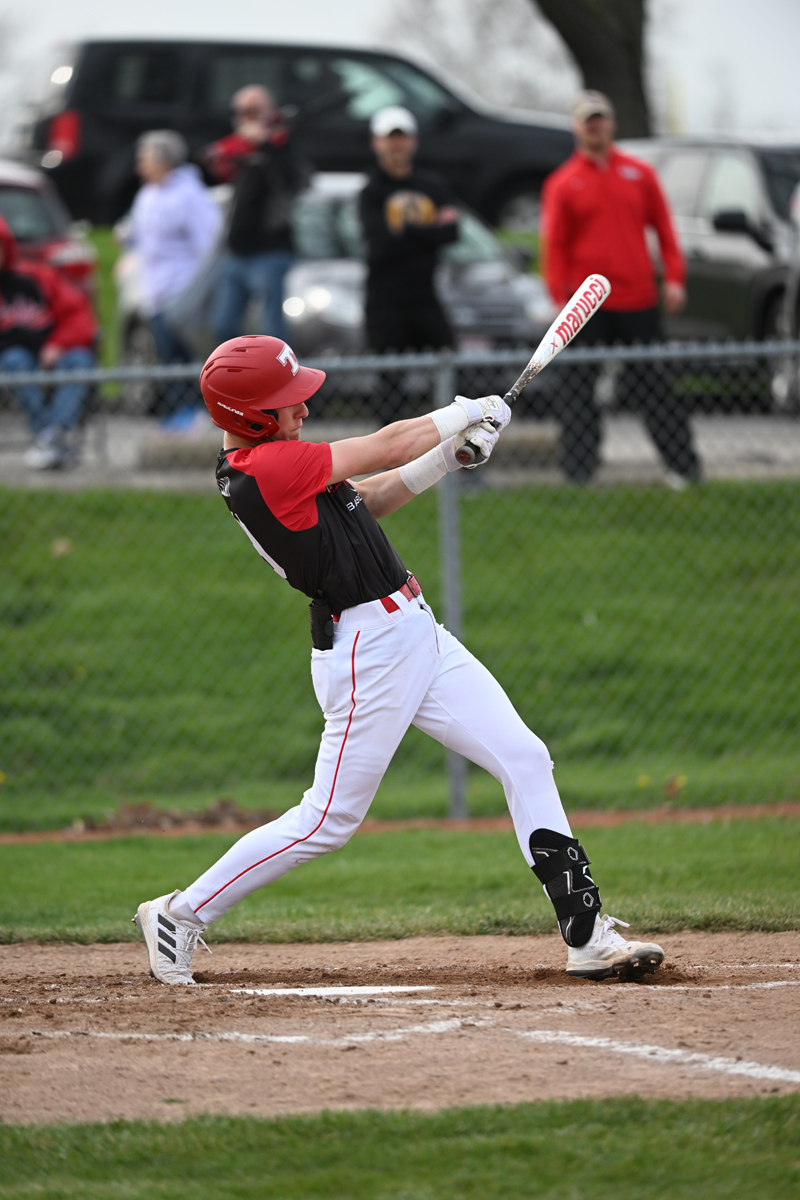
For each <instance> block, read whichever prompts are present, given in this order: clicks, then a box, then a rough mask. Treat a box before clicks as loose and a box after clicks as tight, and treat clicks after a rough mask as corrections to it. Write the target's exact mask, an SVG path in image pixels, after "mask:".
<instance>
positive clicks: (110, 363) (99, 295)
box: [89, 225, 120, 367]
mask: <svg viewBox="0 0 800 1200" xmlns="http://www.w3.org/2000/svg"><path fill="white" fill-rule="evenodd" d="M89 240H90V241H91V242H92V243H93V244H94V247H95V249H96V250H97V256H98V257H97V292H96V295H95V313H96V315H97V320H98V322H99V325H100V330H101V343H100V346H101V352H100V364H101V366H104V367H114V366H116V365H117V361H118V359H119V327H118V325H117V289H116V287H115V286H114V275H113V271H114V263H115V262H116V261H117V259H118V258H119V256H120V247H119V245H118V243H117V241H116V239H115V237H114V234H113V233H112V231H111V229H109V228H108V227H107V226H102V225H97V226H95V227H94V229H92V230H90V232H89Z"/></svg>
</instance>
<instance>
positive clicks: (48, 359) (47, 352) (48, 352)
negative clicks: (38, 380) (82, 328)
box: [39, 342, 64, 371]
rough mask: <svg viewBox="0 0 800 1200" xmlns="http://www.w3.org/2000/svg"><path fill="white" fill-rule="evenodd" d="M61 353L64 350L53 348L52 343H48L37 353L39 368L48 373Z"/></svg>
mask: <svg viewBox="0 0 800 1200" xmlns="http://www.w3.org/2000/svg"><path fill="white" fill-rule="evenodd" d="M63 353H64V349H63V347H62V346H54V345H53V343H52V342H48V343H47V345H45V346H42V348H41V350H40V351H39V366H40V367H43V368H44V369H45V371H48V370H49V369H50V367H54V366H55V365H56V363H57V362H58V360H59V359H60V358H61V355H62V354H63Z"/></svg>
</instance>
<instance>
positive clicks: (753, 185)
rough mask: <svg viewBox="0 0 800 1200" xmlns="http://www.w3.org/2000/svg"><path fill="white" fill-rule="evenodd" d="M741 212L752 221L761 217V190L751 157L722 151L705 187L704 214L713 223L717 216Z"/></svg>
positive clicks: (714, 163)
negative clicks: (720, 213) (715, 215)
mask: <svg viewBox="0 0 800 1200" xmlns="http://www.w3.org/2000/svg"><path fill="white" fill-rule="evenodd" d="M731 209H738V210H739V211H741V212H744V213H745V214H746V215H747V216H748V217H749V218H750V220H751V221H754V222H756V223H760V221H761V217H762V203H761V189H760V187H759V181H758V175H757V174H756V170H755V166H754V164H753V162H752V161H751V159H750V158H748V157H747V156H746V155H744V154H732V153H729V152H728V151H722V152H720V153H717V154H714V155H713V157H712V159H711V166H710V168H709V172H708V178H707V180H706V184H705V188H704V196H703V200H702V206H701V211H702V215H703V216H704V217H708V219H709V220H713V218H714V214H715V213H718V212H724V211H726V210H731Z"/></svg>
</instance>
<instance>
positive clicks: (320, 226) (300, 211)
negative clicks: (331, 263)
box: [292, 192, 365, 259]
mask: <svg viewBox="0 0 800 1200" xmlns="http://www.w3.org/2000/svg"><path fill="white" fill-rule="evenodd" d="M292 226H293V229H294V241H295V247H296V249H297V253H298V254H299V255H300V257H301V258H313V259H317V258H363V257H364V255H365V246H364V237H363V234H362V232H361V222H360V220H359V216H358V208H357V203H356V197H355V196H344V197H342V196H320V195H318V194H315V193H314V192H308V193H306V195H305V196H301V197H300V198H299V199H298V200H297V201H296V203H295V205H294V211H293V214H292Z"/></svg>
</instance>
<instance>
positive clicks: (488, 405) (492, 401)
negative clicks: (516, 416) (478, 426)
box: [456, 396, 511, 433]
mask: <svg viewBox="0 0 800 1200" xmlns="http://www.w3.org/2000/svg"><path fill="white" fill-rule="evenodd" d="M456 404H479V405H480V406H481V410H482V413H483V421H484V422H486V421H491V422H492V424H493V425H494V426H495V428H496V429H497V432H498V433H500V432H502V430H504V429H505V427H506V425H507V424H508V422H509V421H510V420H511V409H510V408H509V407H508V405H507V404H506V402H505V400H503V399H502V397H501V396H481V397H480V399H478V400H467V399H466V397H464V396H456Z"/></svg>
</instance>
